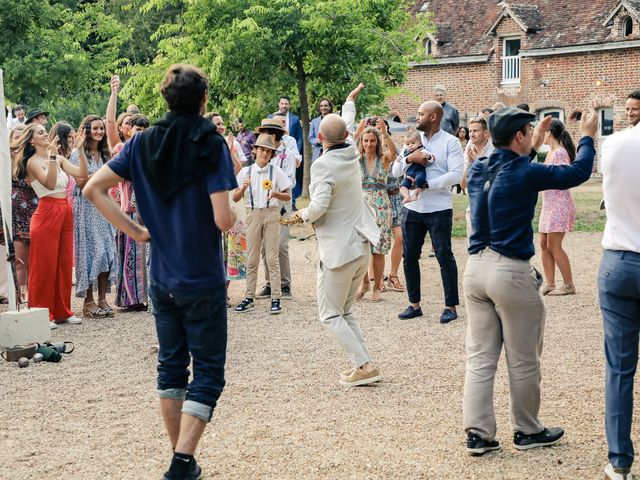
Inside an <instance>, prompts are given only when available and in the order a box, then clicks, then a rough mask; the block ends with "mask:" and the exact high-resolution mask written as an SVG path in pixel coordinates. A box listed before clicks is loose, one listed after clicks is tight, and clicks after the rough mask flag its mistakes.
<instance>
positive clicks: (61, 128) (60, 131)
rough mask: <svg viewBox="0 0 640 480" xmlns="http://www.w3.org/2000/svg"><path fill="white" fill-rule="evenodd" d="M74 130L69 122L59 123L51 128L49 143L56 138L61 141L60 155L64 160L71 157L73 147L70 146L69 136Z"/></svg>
mask: <svg viewBox="0 0 640 480" xmlns="http://www.w3.org/2000/svg"><path fill="white" fill-rule="evenodd" d="M72 130H73V127H72V126H71V125H69V124H68V123H67V122H58V123H56V124H54V125H53V127H51V131H50V132H49V141H50V142H51V141H53V139H54V138H56V136H57V137H58V139H59V140H60V155H62V156H63V157H64V158H69V155H71V145H69V134H70V133H71V131H72Z"/></svg>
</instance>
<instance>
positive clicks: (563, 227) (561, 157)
mask: <svg viewBox="0 0 640 480" xmlns="http://www.w3.org/2000/svg"><path fill="white" fill-rule="evenodd" d="M544 163H545V164H546V165H569V164H570V163H571V161H570V159H569V154H568V153H567V151H566V150H565V149H564V148H560V149H558V150H556V151H555V152H554V154H553V155H547V158H546V159H545V162H544ZM575 223H576V204H575V202H574V201H573V197H572V196H571V191H570V190H545V191H543V192H542V210H541V211H540V221H539V223H538V231H540V232H541V233H556V232H570V231H572V230H573V227H574V226H575Z"/></svg>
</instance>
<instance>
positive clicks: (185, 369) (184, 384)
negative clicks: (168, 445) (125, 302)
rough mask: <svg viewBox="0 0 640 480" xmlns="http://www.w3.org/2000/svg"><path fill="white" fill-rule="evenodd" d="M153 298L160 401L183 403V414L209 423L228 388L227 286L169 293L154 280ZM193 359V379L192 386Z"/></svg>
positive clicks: (150, 290)
mask: <svg viewBox="0 0 640 480" xmlns="http://www.w3.org/2000/svg"><path fill="white" fill-rule="evenodd" d="M149 293H150V296H151V299H152V302H153V315H154V317H155V321H156V331H157V333H158V342H159V345H160V348H159V351H158V396H159V397H160V398H171V399H176V400H184V404H183V406H182V413H187V414H189V415H192V416H194V417H197V418H199V419H201V420H203V421H205V422H209V421H210V420H211V417H212V415H213V410H214V409H215V406H216V403H217V401H218V398H220V394H221V393H222V389H223V388H224V384H225V381H224V364H225V360H226V352H227V295H226V289H225V287H224V284H222V285H219V286H217V287H216V288H207V289H170V288H169V287H167V286H166V285H164V284H162V283H160V282H158V281H156V280H153V279H152V280H151V282H150V288H149ZM192 359H193V380H192V381H191V383H189V373H190V372H189V363H190V362H191V360H192Z"/></svg>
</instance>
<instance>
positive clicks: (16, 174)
mask: <svg viewBox="0 0 640 480" xmlns="http://www.w3.org/2000/svg"><path fill="white" fill-rule="evenodd" d="M39 126H40V124H38V123H32V124H30V125H29V126H28V127H27V129H26V130H25V131H24V133H23V134H22V135H21V136H20V138H19V139H18V141H17V142H16V143H14V144H13V145H12V149H15V152H16V154H15V155H14V156H13V158H12V160H11V162H12V165H11V173H12V174H13V178H14V179H15V180H23V179H25V178H27V162H28V161H29V159H30V158H31V157H33V154H34V153H36V147H34V146H33V144H32V143H31V139H32V138H33V133H34V132H35V130H36V128H37V127H39Z"/></svg>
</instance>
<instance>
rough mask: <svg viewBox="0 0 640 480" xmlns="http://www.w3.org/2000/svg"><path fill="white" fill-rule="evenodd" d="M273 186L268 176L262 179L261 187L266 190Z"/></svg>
mask: <svg viewBox="0 0 640 480" xmlns="http://www.w3.org/2000/svg"><path fill="white" fill-rule="evenodd" d="M271 187H273V183H272V182H271V180H269V179H268V178H267V179H265V180H263V181H262V188H264V189H265V190H266V191H267V192H268V191H269V190H271Z"/></svg>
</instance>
